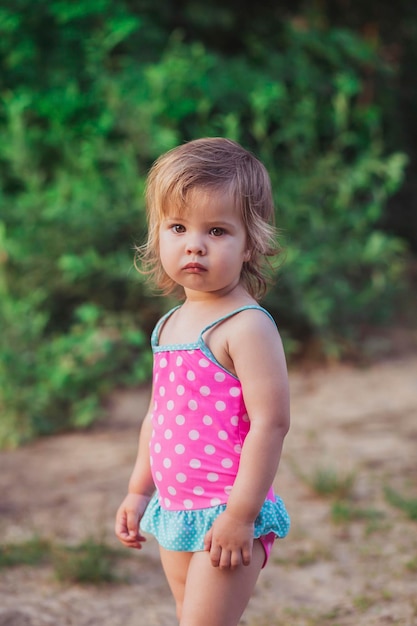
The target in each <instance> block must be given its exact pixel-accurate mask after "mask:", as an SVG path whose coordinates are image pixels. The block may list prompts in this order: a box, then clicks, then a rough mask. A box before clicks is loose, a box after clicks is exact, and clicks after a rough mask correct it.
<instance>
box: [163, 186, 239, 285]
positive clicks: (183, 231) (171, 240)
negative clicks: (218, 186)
mask: <svg viewBox="0 0 417 626" xmlns="http://www.w3.org/2000/svg"><path fill="white" fill-rule="evenodd" d="M179 213H180V214H179V215H178V214H176V212H175V209H173V211H172V212H171V213H169V214H168V215H167V216H166V217H165V219H164V220H163V221H162V223H161V225H160V229H159V246H160V257H161V263H162V266H163V268H164V270H165V272H166V273H167V274H168V276H169V277H170V278H171V279H172V280H174V281H175V282H176V283H177V284H179V285H182V286H183V287H184V289H185V291H186V294H187V295H191V293H192V292H204V293H211V294H215V293H216V294H217V293H218V294H219V295H221V294H225V293H229V292H230V291H231V290H232V289H233V288H234V287H236V286H237V285H238V284H239V282H240V274H241V270H242V265H243V263H244V262H245V261H248V260H249V256H250V252H249V250H248V243H247V235H246V230H245V226H244V224H243V221H242V218H241V215H240V212H239V210H238V209H237V208H236V206H235V203H234V201H233V198H232V197H231V195H230V194H229V193H227V192H224V191H221V190H220V191H205V190H204V189H195V190H193V191H192V192H191V193H190V194H189V197H188V202H187V207H186V208H185V209H182V210H181V211H180V212H179Z"/></svg>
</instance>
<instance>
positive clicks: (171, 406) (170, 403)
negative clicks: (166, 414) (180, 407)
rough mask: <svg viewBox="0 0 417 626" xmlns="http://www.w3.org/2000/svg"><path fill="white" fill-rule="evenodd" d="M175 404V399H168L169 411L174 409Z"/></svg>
mask: <svg viewBox="0 0 417 626" xmlns="http://www.w3.org/2000/svg"><path fill="white" fill-rule="evenodd" d="M174 406H175V404H174V401H173V400H168V402H167V409H168V411H172V409H173V408H174Z"/></svg>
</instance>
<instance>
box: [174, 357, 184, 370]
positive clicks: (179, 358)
mask: <svg viewBox="0 0 417 626" xmlns="http://www.w3.org/2000/svg"><path fill="white" fill-rule="evenodd" d="M175 363H176V365H178V367H179V366H180V365H182V356H177V360H176V361H175Z"/></svg>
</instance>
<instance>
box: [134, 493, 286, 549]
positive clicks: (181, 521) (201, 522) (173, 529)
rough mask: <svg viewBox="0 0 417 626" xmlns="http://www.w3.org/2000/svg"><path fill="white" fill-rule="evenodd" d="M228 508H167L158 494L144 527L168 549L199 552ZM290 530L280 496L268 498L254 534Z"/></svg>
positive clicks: (281, 535) (142, 523)
mask: <svg viewBox="0 0 417 626" xmlns="http://www.w3.org/2000/svg"><path fill="white" fill-rule="evenodd" d="M225 508H226V504H219V505H218V506H214V507H210V508H207V509H196V510H194V509H192V510H186V511H167V510H166V509H163V508H162V507H161V505H160V504H159V501H158V495H157V494H155V495H154V496H153V498H152V500H151V501H150V502H149V504H148V506H147V509H146V511H145V514H144V516H143V518H142V520H141V523H140V527H141V530H142V531H144V532H146V533H150V534H151V535H153V536H154V537H155V538H156V540H157V541H158V543H159V544H160V545H161V546H162V547H163V548H165V549H166V550H177V551H180V552H196V551H198V550H204V536H205V534H206V532H207V531H208V530H209V529H210V528H211V526H212V524H213V522H214V520H215V519H216V517H218V516H219V515H220V513H222V512H223V511H224V510H225ZM289 529H290V517H289V515H288V513H287V510H286V508H285V505H284V503H283V501H282V500H281V498H280V497H279V496H275V501H273V500H265V502H264V504H263V506H262V509H261V511H260V513H259V515H258V517H257V518H256V520H255V532H254V537H255V539H257V538H258V537H261V536H263V535H267V534H269V533H274V534H275V535H276V536H277V537H281V538H282V537H285V536H286V535H287V534H288V531H289Z"/></svg>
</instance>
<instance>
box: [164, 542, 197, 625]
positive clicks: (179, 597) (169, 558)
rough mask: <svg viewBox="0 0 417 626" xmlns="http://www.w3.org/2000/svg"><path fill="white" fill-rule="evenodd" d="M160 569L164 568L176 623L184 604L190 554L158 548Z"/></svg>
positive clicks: (179, 618)
mask: <svg viewBox="0 0 417 626" xmlns="http://www.w3.org/2000/svg"><path fill="white" fill-rule="evenodd" d="M159 552H160V554H161V562H162V567H163V568H164V572H165V576H166V578H167V581H168V584H169V587H170V589H171V592H172V595H173V596H174V600H175V604H176V609H177V617H178V621H180V620H181V613H182V605H183V602H184V594H185V585H186V582H187V574H188V568H189V565H190V561H191V557H192V556H193V553H192V552H174V551H173V550H165V548H162V547H161V546H159Z"/></svg>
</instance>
